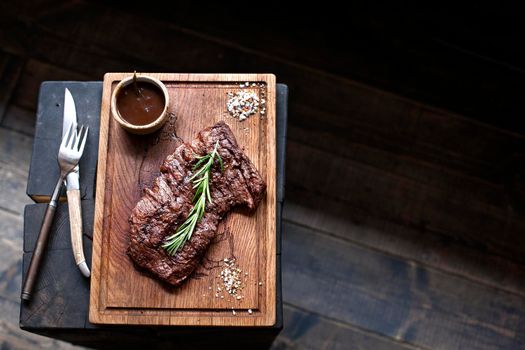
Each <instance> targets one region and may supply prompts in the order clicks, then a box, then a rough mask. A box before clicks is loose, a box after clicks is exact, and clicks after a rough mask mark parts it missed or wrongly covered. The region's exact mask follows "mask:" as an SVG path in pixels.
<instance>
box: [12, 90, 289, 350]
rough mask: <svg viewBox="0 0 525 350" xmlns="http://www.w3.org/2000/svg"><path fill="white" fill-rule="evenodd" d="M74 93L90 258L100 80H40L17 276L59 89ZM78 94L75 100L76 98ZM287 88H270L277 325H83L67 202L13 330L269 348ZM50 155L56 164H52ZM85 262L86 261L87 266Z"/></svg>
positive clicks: (41, 197) (84, 301)
mask: <svg viewBox="0 0 525 350" xmlns="http://www.w3.org/2000/svg"><path fill="white" fill-rule="evenodd" d="M65 87H67V88H69V89H70V90H71V92H72V93H73V95H74V96H75V101H76V107H77V115H78V120H79V123H82V124H88V125H89V126H90V129H91V130H92V131H93V132H92V133H91V138H90V141H89V143H88V145H87V148H86V149H87V150H88V151H87V153H86V154H85V155H84V157H83V158H82V161H81V163H80V167H81V187H82V210H83V224H84V249H85V252H86V259H87V260H88V262H90V261H91V246H92V232H93V210H94V203H95V199H94V193H95V191H94V188H95V173H96V162H97V154H98V115H99V113H100V100H101V91H102V83H101V82H44V83H43V84H42V86H41V88H40V94H39V103H38V111H37V123H36V130H35V141H34V145H33V155H32V159H31V167H30V172H29V179H28V185H27V193H28V195H29V196H30V197H31V198H33V200H35V201H36V202H42V203H36V204H31V205H27V206H26V208H25V212H24V256H23V265H24V266H23V268H24V269H23V271H24V274H25V272H26V270H27V268H28V265H29V261H30V259H31V254H32V249H33V247H34V244H35V241H36V238H37V235H38V230H39V227H40V223H41V220H42V217H43V215H44V211H45V207H46V203H45V201H46V198H48V197H49V194H50V192H51V191H52V188H53V182H54V181H55V179H56V177H57V176H58V167H57V166H55V164H56V154H57V152H58V146H59V145H58V142H57V140H59V139H60V135H61V132H62V126H61V123H62V109H63V95H64V88H65ZM79 96H82V98H80V97H79ZM287 103H288V88H287V86H286V85H283V84H278V85H277V118H278V119H277V199H278V206H277V235H278V237H277V298H276V303H277V308H276V309H277V322H276V324H275V325H274V326H273V327H258V328H236V327H136V326H103V325H94V324H91V323H90V322H89V320H88V309H89V280H88V279H86V278H84V277H82V275H81V274H80V273H79V271H78V269H77V268H76V266H75V263H74V259H73V255H72V252H71V243H70V238H69V219H68V208H67V203H65V202H62V203H60V205H59V206H58V210H57V215H56V217H55V221H54V223H53V228H52V235H51V238H50V241H49V244H48V248H47V253H46V256H45V258H44V261H43V265H42V269H41V272H40V277H39V280H38V283H37V285H36V288H35V290H36V292H35V295H34V298H33V300H32V301H31V303H23V304H22V305H21V310H20V327H21V328H22V329H24V330H27V331H29V332H33V333H37V334H41V335H45V336H48V337H52V338H56V339H61V340H65V341H68V342H71V343H74V344H77V345H83V346H88V347H94V348H114V347H115V346H117V345H118V346H126V347H131V348H136V347H144V346H147V347H149V348H164V347H166V348H167V347H170V348H172V347H173V344H177V348H191V349H195V348H209V347H210V346H212V345H213V346H218V347H219V348H221V345H222V346H226V345H227V346H228V347H230V348H232V347H233V348H244V347H247V346H250V348H268V347H269V346H270V345H271V343H272V342H273V340H274V339H275V337H276V336H277V335H278V334H279V332H280V330H281V329H282V324H283V319H282V292H281V233H282V232H281V230H282V225H281V213H282V204H283V201H284V163H285V140H286V139H285V137H286V123H287ZM54 158H55V159H54ZM89 265H90V264H89Z"/></svg>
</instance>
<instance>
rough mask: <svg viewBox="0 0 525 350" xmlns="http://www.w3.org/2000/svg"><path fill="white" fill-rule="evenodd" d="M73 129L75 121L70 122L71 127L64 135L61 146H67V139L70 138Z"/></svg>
mask: <svg viewBox="0 0 525 350" xmlns="http://www.w3.org/2000/svg"><path fill="white" fill-rule="evenodd" d="M72 129H73V123H71V124H69V128H68V129H67V133H66V134H65V135H64V136H63V137H62V143H61V144H60V148H63V147H66V144H67V140H68V139H69V136H70V135H71V130H72Z"/></svg>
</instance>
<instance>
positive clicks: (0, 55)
mask: <svg viewBox="0 0 525 350" xmlns="http://www.w3.org/2000/svg"><path fill="white" fill-rule="evenodd" d="M22 66H23V64H22V60H21V59H19V58H18V57H15V56H13V55H9V54H6V53H4V52H0V122H2V120H3V118H4V115H5V111H6V109H7V106H8V104H9V100H10V98H11V94H12V92H13V89H14V87H15V85H16V83H17V80H18V77H19V76H20V72H21V71H22Z"/></svg>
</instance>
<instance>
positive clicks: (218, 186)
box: [128, 122, 266, 286]
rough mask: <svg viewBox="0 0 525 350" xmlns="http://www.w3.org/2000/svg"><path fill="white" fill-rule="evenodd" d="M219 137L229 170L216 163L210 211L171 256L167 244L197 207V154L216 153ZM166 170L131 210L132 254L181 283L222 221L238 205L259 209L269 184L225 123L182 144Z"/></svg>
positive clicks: (174, 282) (140, 263)
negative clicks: (194, 172) (194, 170)
mask: <svg viewBox="0 0 525 350" xmlns="http://www.w3.org/2000/svg"><path fill="white" fill-rule="evenodd" d="M217 140H218V141H219V147H218V152H219V154H220V156H221V157H222V160H223V163H224V172H223V173H221V170H220V168H219V166H218V165H214V166H213V168H212V171H211V174H210V175H211V181H210V190H211V196H212V200H213V203H212V204H209V203H208V204H206V213H205V214H204V216H203V218H202V220H201V221H200V222H199V223H198V224H197V226H196V227H195V230H194V232H193V234H192V236H191V238H190V240H189V241H187V242H186V244H185V245H184V246H183V247H182V248H181V249H180V250H179V251H178V252H177V253H175V255H173V256H171V255H169V254H168V253H167V252H166V250H165V249H164V248H163V247H162V244H163V242H164V240H165V238H166V237H167V236H169V235H171V234H173V233H174V232H175V230H176V229H177V227H178V226H179V225H180V224H182V223H183V222H184V220H185V219H186V217H187V216H188V214H189V212H190V210H191V208H192V199H193V195H194V190H193V188H192V182H191V180H190V179H189V178H190V176H191V174H192V168H193V165H194V164H195V162H196V159H195V155H205V154H208V153H210V152H212V151H213V148H214V147H215V144H216V142H217ZM160 171H161V174H160V175H159V176H158V177H157V178H156V179H155V180H154V183H153V186H152V187H151V188H148V189H146V190H145V192H144V196H143V197H142V198H141V199H140V201H139V202H138V203H137V205H136V206H135V208H134V209H133V211H132V212H131V216H130V218H129V223H130V225H131V230H130V244H129V247H128V255H129V256H130V257H131V259H132V260H133V261H134V262H135V264H136V265H138V266H139V267H141V268H144V269H146V270H148V271H149V272H151V273H152V274H153V275H155V276H156V277H158V278H159V279H161V280H163V281H165V282H167V283H169V284H171V285H174V286H177V285H179V284H181V283H182V282H183V281H184V280H186V279H187V278H188V277H189V276H190V275H191V273H192V272H193V271H194V270H195V268H196V267H197V264H198V263H199V261H200V260H201V258H202V257H203V256H204V254H205V252H206V250H207V248H208V246H209V245H210V242H211V241H212V239H213V238H214V236H215V232H216V231H217V225H218V223H219V221H220V220H221V219H222V218H223V217H224V216H225V215H226V214H227V213H228V212H229V211H230V210H231V209H232V208H233V207H235V206H238V205H244V206H247V207H248V208H249V209H252V210H253V209H255V208H256V207H257V205H258V204H259V202H260V201H261V199H262V197H263V195H264V192H265V190H266V184H265V183H264V181H263V179H262V178H261V176H260V175H259V172H258V171H257V169H255V167H254V165H253V164H252V163H251V161H250V160H249V159H248V157H247V156H246V155H245V154H244V153H243V152H242V150H241V149H240V148H239V146H238V145H237V141H236V140H235V137H234V136H233V133H232V131H231V130H230V128H229V127H228V125H226V123H224V122H219V123H217V124H215V125H214V126H212V127H209V128H206V129H204V130H202V131H201V132H199V134H198V135H197V138H196V139H194V140H193V141H192V142H191V144H189V143H183V144H181V145H180V146H179V147H177V149H176V150H175V152H174V153H173V154H171V155H169V156H168V157H167V158H166V159H165V160H164V163H163V164H162V166H161V168H160Z"/></svg>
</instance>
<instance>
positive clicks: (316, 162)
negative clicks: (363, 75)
mask: <svg viewBox="0 0 525 350" xmlns="http://www.w3.org/2000/svg"><path fill="white" fill-rule="evenodd" d="M288 160H289V162H288V168H287V180H288V183H287V187H288V188H290V187H295V188H296V189H298V190H309V191H310V190H311V191H313V192H314V193H320V194H324V195H327V196H328V197H329V198H332V199H333V200H337V201H343V202H347V203H349V204H351V205H352V206H355V207H357V208H361V209H363V210H366V211H367V212H368V213H369V215H372V216H376V217H378V218H382V219H387V220H390V221H393V222H396V223H399V224H402V225H406V226H409V227H418V228H420V229H424V230H425V231H429V232H435V233H437V234H443V235H447V236H449V237H456V239H461V240H465V241H466V242H467V243H466V244H473V245H475V246H477V247H478V248H479V249H486V250H489V251H491V252H493V253H497V254H500V255H502V256H505V255H508V256H509V257H511V258H513V259H515V260H517V261H523V255H522V254H521V253H522V252H523V251H524V249H525V237H523V235H520V234H519V233H520V232H523V231H524V230H525V214H522V213H519V212H512V211H511V210H510V209H509V208H508V207H503V208H502V207H499V206H497V205H491V204H487V203H482V202H481V203H480V202H478V201H476V200H475V199H473V198H471V197H470V196H469V195H468V194H465V193H454V192H452V191H450V190H442V189H439V188H435V187H430V186H425V185H423V184H421V183H418V182H416V181H413V180H409V179H405V178H401V177H399V176H395V175H394V174H389V173H386V172H384V171H382V170H381V169H376V168H374V167H371V166H368V165H364V164H362V163H358V162H355V161H353V160H350V159H346V158H343V157H339V156H335V155H334V154H331V153H327V152H324V151H320V150H319V149H316V148H314V147H311V146H306V145H302V144H299V143H296V142H291V141H290V142H289V143H288ZM291 164H302V167H293V166H290V165H291ZM304 168H306V169H323V171H322V172H305V171H303V169H304ZM494 232H499V234H498V235H495V234H494Z"/></svg>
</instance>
